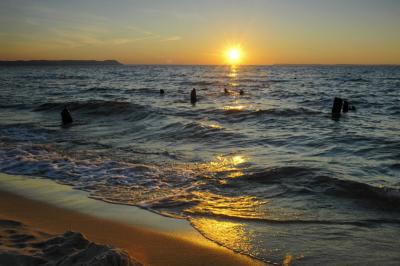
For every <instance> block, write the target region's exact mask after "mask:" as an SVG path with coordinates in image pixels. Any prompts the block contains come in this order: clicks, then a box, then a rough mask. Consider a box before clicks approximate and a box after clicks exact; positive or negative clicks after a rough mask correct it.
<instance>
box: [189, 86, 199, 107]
mask: <svg viewBox="0 0 400 266" xmlns="http://www.w3.org/2000/svg"><path fill="white" fill-rule="evenodd" d="M190 102H191V103H192V104H195V103H196V102H197V95H196V89H195V88H193V90H192V92H191V93H190Z"/></svg>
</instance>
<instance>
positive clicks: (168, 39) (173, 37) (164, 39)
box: [160, 36, 182, 42]
mask: <svg viewBox="0 0 400 266" xmlns="http://www.w3.org/2000/svg"><path fill="white" fill-rule="evenodd" d="M180 40H182V37H181V36H171V37H167V38H163V39H161V40H160V42H175V41H180Z"/></svg>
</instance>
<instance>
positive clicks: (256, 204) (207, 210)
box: [185, 191, 268, 220]
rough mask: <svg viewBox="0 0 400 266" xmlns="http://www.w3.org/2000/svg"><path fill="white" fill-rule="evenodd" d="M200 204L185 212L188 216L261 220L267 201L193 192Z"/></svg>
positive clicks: (252, 197)
mask: <svg viewBox="0 0 400 266" xmlns="http://www.w3.org/2000/svg"><path fill="white" fill-rule="evenodd" d="M192 195H193V196H194V200H195V201H197V202H198V204H196V205H194V206H192V207H190V208H188V209H186V210H185V213H186V214H190V215H191V214H196V215H199V214H201V215H213V216H219V217H232V218H243V219H252V220H256V219H260V218H261V217H262V216H263V215H264V214H263V212H265V205H266V204H267V203H268V202H267V201H266V200H260V199H258V198H256V197H254V196H236V197H232V196H231V197H228V196H224V195H219V194H215V193H212V192H208V191H194V192H192Z"/></svg>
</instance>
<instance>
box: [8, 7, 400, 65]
mask: <svg viewBox="0 0 400 266" xmlns="http://www.w3.org/2000/svg"><path fill="white" fill-rule="evenodd" d="M149 2H151V3H149ZM399 25H400V1H393V0H382V1H372V0H347V1H344V0H337V1H319V0H318V1H317V0H298V1H278V0H268V1H261V0H250V1H238V0H237V1H235V0H232V1H222V0H216V1H211V0H204V1H194V0H187V1H183V0H181V1H179V0H173V1H161V0H159V1H134V0H119V1H112V3H111V1H105V0H98V1H89V0H86V1H85V0H83V1H77V0H72V1H64V2H60V1H50V0H38V1H29V0H17V1H11V0H4V1H1V2H0V29H1V31H0V60H16V59H98V60H103V59H117V60H119V61H121V62H123V63H128V64H224V63H226V62H227V60H226V50H227V49H228V47H231V46H240V47H241V50H242V58H241V60H240V61H241V62H240V63H242V64H286V63H288V64H400V49H399V47H400V33H399V32H400V31H399V30H398V26H399Z"/></svg>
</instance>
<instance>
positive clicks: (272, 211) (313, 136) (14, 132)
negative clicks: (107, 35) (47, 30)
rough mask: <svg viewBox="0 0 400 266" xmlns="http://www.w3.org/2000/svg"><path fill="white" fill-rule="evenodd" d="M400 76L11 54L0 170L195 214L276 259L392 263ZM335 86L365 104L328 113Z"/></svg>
mask: <svg viewBox="0 0 400 266" xmlns="http://www.w3.org/2000/svg"><path fill="white" fill-rule="evenodd" d="M192 88H196V90H197V95H198V98H199V101H198V103H197V104H196V105H192V104H190V90H191V89H192ZM399 88H400V67H383V66H246V67H244V66H243V67H224V66H101V67H100V66H97V67H96V66H91V67H76V66H75V67H67V66H64V67H8V68H7V67H2V68H0V91H1V94H0V147H1V149H0V162H1V163H0V171H1V172H5V173H11V174H26V175H36V176H42V177H45V178H49V179H53V180H56V181H59V182H62V183H65V184H70V185H72V186H74V187H75V188H76V189H81V190H85V191H89V192H90V195H91V197H93V198H97V199H102V200H105V201H109V202H114V203H120V204H132V205H136V206H140V207H143V208H148V209H150V210H153V211H155V212H158V213H161V214H163V215H167V216H173V217H180V218H185V219H188V220H189V221H190V222H191V223H192V225H193V226H194V227H195V228H196V229H197V230H199V231H200V232H201V233H202V234H204V235H205V236H206V237H207V238H210V239H212V240H213V241H216V242H217V243H219V244H221V245H224V246H226V247H228V248H230V249H233V250H235V251H238V252H241V253H244V254H248V255H251V256H253V257H256V258H259V259H262V260H264V261H268V262H272V263H278V264H280V263H282V261H283V260H284V259H285V258H286V259H287V260H288V259H290V258H291V260H292V262H293V263H294V264H295V265H317V264H320V265H338V264H343V265H349V264H351V265H365V264H368V265H383V264H385V265H396V263H397V262H398V260H399V259H400V252H399V250H400V242H399V241H398V238H399V236H400V207H399V206H400V205H399V204H400V192H399V189H400V160H399V158H400V136H399V132H400V92H399ZM160 89H164V90H165V94H164V95H163V96H162V95H160V94H159V90H160ZM224 89H227V90H228V92H229V93H225V92H224ZM240 90H243V91H244V95H240V94H239V91H240ZM335 96H339V97H343V98H347V99H348V100H349V101H350V102H351V104H353V105H355V106H356V107H357V111H356V112H349V113H347V114H344V115H342V117H341V118H340V119H339V120H332V119H331V115H330V111H331V104H332V101H333V98H334V97H335ZM64 106H68V108H69V109H70V111H71V113H72V116H73V118H74V120H75V121H74V123H73V124H72V125H71V126H69V127H61V126H60V111H61V110H62V109H63V108H64Z"/></svg>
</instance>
